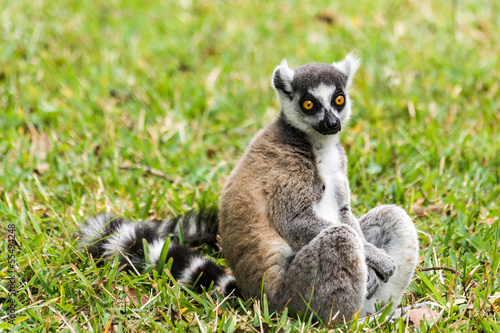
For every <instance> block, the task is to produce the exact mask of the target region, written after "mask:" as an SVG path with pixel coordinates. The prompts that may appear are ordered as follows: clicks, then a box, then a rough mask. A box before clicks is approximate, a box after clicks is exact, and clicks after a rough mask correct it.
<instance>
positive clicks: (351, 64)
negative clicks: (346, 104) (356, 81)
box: [332, 52, 361, 88]
mask: <svg viewBox="0 0 500 333" xmlns="http://www.w3.org/2000/svg"><path fill="white" fill-rule="evenodd" d="M360 64H361V60H360V59H359V57H358V56H356V55H354V53H352V52H351V53H349V54H348V55H347V56H346V57H345V59H344V60H342V61H339V62H334V63H333V64H332V65H333V66H334V67H335V68H337V69H338V70H339V71H341V72H342V73H344V74H345V75H346V76H347V80H346V84H345V86H346V88H347V87H349V86H350V85H351V83H352V79H353V77H354V74H355V73H356V71H357V70H358V68H359V65H360Z"/></svg>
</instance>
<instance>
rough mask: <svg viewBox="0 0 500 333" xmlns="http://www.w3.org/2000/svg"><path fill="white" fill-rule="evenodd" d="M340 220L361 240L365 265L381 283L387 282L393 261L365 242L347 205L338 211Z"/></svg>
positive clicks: (392, 272) (391, 272)
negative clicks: (354, 231)
mask: <svg viewBox="0 0 500 333" xmlns="http://www.w3.org/2000/svg"><path fill="white" fill-rule="evenodd" d="M340 220H341V222H342V223H345V224H347V225H349V226H351V227H352V228H353V229H354V230H356V231H357V232H358V234H359V235H360V236H361V237H362V238H363V244H364V248H365V258H366V264H367V265H368V266H369V267H370V268H372V269H373V270H374V271H375V273H376V274H377V276H378V277H379V278H380V279H381V280H382V281H383V282H387V281H388V280H389V278H390V277H391V276H392V274H394V270H395V269H396V264H395V262H394V259H393V258H392V257H391V256H390V255H388V254H387V252H385V250H383V249H381V248H378V247H376V246H375V245H373V244H372V243H370V242H368V241H366V239H365V237H364V235H363V232H362V231H361V227H360V226H359V222H358V219H356V217H354V215H353V214H352V212H351V208H350V207H349V205H347V206H344V207H342V208H341V209H340ZM369 273H370V272H369Z"/></svg>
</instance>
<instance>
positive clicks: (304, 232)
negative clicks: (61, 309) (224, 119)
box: [82, 54, 418, 321]
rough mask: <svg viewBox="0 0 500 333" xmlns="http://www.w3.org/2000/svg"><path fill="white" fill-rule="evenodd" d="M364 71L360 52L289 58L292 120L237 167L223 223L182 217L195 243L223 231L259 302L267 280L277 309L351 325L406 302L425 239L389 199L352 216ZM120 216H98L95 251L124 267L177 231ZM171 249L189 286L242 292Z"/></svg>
mask: <svg viewBox="0 0 500 333" xmlns="http://www.w3.org/2000/svg"><path fill="white" fill-rule="evenodd" d="M358 66H359V61H358V60H357V59H356V57H354V56H353V55H351V54H349V55H348V56H347V57H346V58H345V59H344V60H343V61H341V62H338V63H333V64H323V63H312V64H307V65H304V66H300V67H298V68H296V69H295V70H292V69H290V68H289V67H288V65H287V63H286V61H283V62H282V63H281V65H280V66H278V67H277V68H276V69H275V71H274V73H273V79H272V82H273V87H274V88H275V90H276V92H277V94H278V97H279V100H280V104H281V111H280V115H279V117H278V119H277V120H276V121H275V122H273V123H271V124H270V125H268V126H267V127H266V128H264V129H263V130H261V131H260V132H259V133H258V134H257V135H256V136H255V138H254V139H253V140H252V142H251V143H250V145H249V147H248V148H247V150H246V152H245V154H244V155H243V157H242V158H241V160H240V161H239V163H238V165H237V166H236V168H235V169H234V170H233V172H232V173H231V175H230V177H229V179H228V181H227V183H226V185H225V187H224V190H223V193H222V197H221V202H220V205H219V213H218V221H219V222H218V226H217V223H214V222H213V220H211V221H212V223H211V224H210V223H209V224H208V226H211V227H210V228H208V227H206V226H205V224H204V223H202V222H203V220H204V219H205V218H204V217H203V216H202V215H203V214H202V215H199V216H198V215H194V216H191V217H189V216H188V217H185V218H184V219H183V220H182V221H183V223H182V225H183V228H182V229H183V230H184V233H185V234H187V236H188V239H190V238H196V237H198V236H199V235H202V236H203V234H206V232H205V231H207V230H210V232H209V234H211V236H210V237H205V238H206V239H211V240H212V242H213V241H214V240H215V233H217V232H218V233H219V234H220V237H221V245H222V251H223V254H224V256H225V258H226V262H227V263H228V265H229V267H230V268H231V269H232V271H233V274H234V277H235V278H236V281H237V285H238V288H239V291H241V293H242V294H243V295H244V296H245V297H259V296H260V295H261V292H262V286H263V291H264V293H265V294H266V295H267V298H268V302H269V305H270V308H271V310H281V309H282V308H283V307H285V306H287V305H289V306H290V307H291V308H292V309H294V310H295V311H306V310H307V309H312V310H313V311H314V312H315V313H316V314H317V316H318V317H320V318H323V319H324V320H326V321H330V320H331V319H332V318H336V319H337V320H349V319H351V318H352V317H353V316H354V314H355V313H356V311H358V310H359V311H360V314H361V315H362V316H363V315H366V314H369V313H372V312H373V311H374V310H375V309H374V304H375V302H376V301H381V302H383V303H387V302H389V301H391V300H392V302H393V306H394V307H396V306H397V305H398V304H399V302H400V300H401V297H402V295H403V292H404V290H405V288H406V286H407V285H408V283H409V281H410V279H411V277H412V275H413V271H414V267H415V263H416V260H417V255H418V239H417V233H416V230H415V227H414V226H413V223H412V221H411V219H410V217H409V216H408V215H407V214H406V212H405V211H404V210H402V209H401V208H398V207H396V206H380V207H376V208H374V209H372V210H370V211H369V212H368V213H367V214H365V215H364V216H362V217H361V218H360V219H359V221H358V220H357V219H356V218H355V217H354V216H353V214H352V213H351V207H350V189H349V182H348V179H347V159H346V155H345V152H344V150H343V148H342V146H341V145H340V143H339V138H338V135H339V132H340V131H341V129H342V128H343V127H344V126H345V124H346V122H347V121H348V119H349V117H350V114H351V99H350V98H349V95H348V92H347V90H348V88H349V85H350V84H351V82H352V79H353V76H354V73H355V71H356V69H357V68H358ZM109 221H110V217H107V216H101V217H98V218H94V219H90V220H88V222H87V223H86V224H85V226H84V227H83V228H82V236H83V239H84V244H85V245H89V244H91V243H92V239H97V240H99V241H98V242H97V243H95V244H94V247H95V248H94V250H92V247H91V253H92V254H93V255H94V256H95V257H108V256H110V255H112V254H113V253H116V252H120V253H122V255H121V258H122V261H123V262H124V263H126V262H127V261H126V260H125V259H124V257H123V254H125V255H127V254H128V255H129V256H131V258H130V261H131V262H132V263H133V264H137V263H139V262H140V261H141V260H142V259H143V256H144V253H143V252H144V251H143V249H142V240H141V238H145V239H146V240H147V241H148V243H149V244H151V245H150V246H149V248H150V258H149V262H150V263H153V264H154V263H156V261H157V260H158V258H159V252H160V249H161V246H162V244H163V239H164V238H165V237H166V236H167V235H168V234H169V233H174V234H175V231H176V230H175V227H174V226H175V223H173V222H172V221H166V222H164V223H160V224H155V225H154V224H152V222H146V223H136V224H132V223H126V222H124V221H122V220H118V222H114V221H116V220H112V221H111V222H110V223H109V224H107V223H108V222H109ZM193 221H197V222H198V223H191V222H193ZM106 224H107V226H106ZM169 226H170V227H169ZM217 228H218V229H217ZM167 229H169V230H167ZM98 230H101V231H98ZM185 230H187V233H186V231H185ZM96 235H97V236H96ZM202 238H203V237H202ZM96 249H97V250H98V251H95V250H96ZM181 254H182V255H181ZM168 255H169V257H171V258H173V266H172V273H173V276H174V277H175V278H176V279H179V280H180V281H181V282H183V283H185V284H192V283H193V282H194V281H195V280H196V279H197V278H198V275H199V274H201V278H200V279H198V281H200V280H203V281H202V283H198V284H200V285H202V286H205V287H207V286H208V285H209V284H210V283H212V281H213V284H214V286H215V287H217V288H219V289H221V290H223V292H225V293H228V292H230V291H231V290H233V289H235V290H236V284H235V281H234V279H233V278H232V276H231V275H227V274H226V273H225V272H224V271H223V270H222V269H221V268H218V267H217V266H216V265H214V264H213V262H210V261H208V260H206V259H202V258H201V257H199V256H198V255H196V254H194V253H193V252H191V251H190V250H187V249H186V248H183V247H181V246H179V245H178V244H177V243H172V245H171V248H170V249H169V253H168ZM381 282H382V283H381Z"/></svg>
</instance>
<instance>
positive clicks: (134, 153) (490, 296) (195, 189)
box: [0, 0, 500, 332]
mask: <svg viewBox="0 0 500 333" xmlns="http://www.w3.org/2000/svg"><path fill="white" fill-rule="evenodd" d="M499 17H500V4H499V3H498V2H494V1H489V2H485V1H480V0H470V1H458V0H456V1H431V0H423V1H415V0H408V1H388V2H385V1H382V0H375V1H372V0H359V1H358V0H355V1H347V2H342V3H341V2H331V1H317V2H315V4H311V3H310V4H307V3H305V2H299V1H289V2H286V3H285V2H274V1H233V0H227V1H210V0H201V1H190V0H183V1H166V0H158V1H140V0H111V1H97V0H88V1H42V0H29V1H28V0H6V1H2V2H1V3H0V221H1V226H2V236H3V237H2V240H0V248H1V253H0V258H1V260H0V262H1V264H0V274H1V277H2V284H1V286H2V287H1V290H0V302H1V306H2V311H1V312H0V329H4V330H7V331H8V330H10V331H17V332H19V331H21V330H23V329H24V330H27V331H29V330H35V331H41V330H45V331H56V330H58V331H70V332H83V331H94V332H99V331H103V330H107V331H108V332H114V331H162V330H165V331H173V330H177V331H179V332H184V331H201V332H214V331H217V332H243V331H266V332H274V331H276V332H277V331H281V332H283V331H290V330H292V329H293V330H297V331H312V332H316V331H323V330H327V329H335V327H331V326H330V327H329V326H328V325H327V324H326V323H314V322H312V321H311V320H310V316H309V314H302V315H297V314H291V313H289V312H288V311H285V312H283V313H279V314H270V313H268V311H267V308H266V301H265V298H263V299H261V300H256V301H254V302H251V301H247V302H244V301H242V300H224V299H222V298H221V297H219V296H217V295H215V294H213V293H209V294H203V295H198V294H194V293H191V292H188V291H184V290H181V289H180V288H179V286H178V285H177V284H173V285H171V284H169V281H170V280H169V277H168V274H166V273H164V274H163V275H160V276H158V274H157V273H155V272H150V273H149V274H146V275H141V276H134V275H130V274H125V273H122V272H119V271H117V269H118V267H117V265H116V262H110V263H107V264H105V265H104V267H96V265H95V264H94V263H93V262H92V261H89V260H88V259H87V258H86V256H85V255H84V254H82V252H81V251H79V250H78V249H76V248H75V241H74V237H73V235H74V233H75V232H76V231H77V224H78V223H80V222H82V221H83V220H84V218H85V217H86V216H90V215H94V214H96V213H100V212H114V213H116V214H119V215H122V216H125V217H129V218H133V219H136V220H139V219H145V218H160V217H167V216H174V215H178V214H182V213H183V212H186V211H188V210H190V209H192V208H196V207H200V206H207V205H216V204H217V202H218V198H219V194H220V191H221V188H222V186H223V184H224V181H225V180H226V179H227V177H228V175H229V173H230V171H231V169H232V168H233V167H234V166H235V164H236V162H237V160H238V158H239V156H241V154H242V152H243V150H244V148H245V146H246V145H247V143H248V142H249V140H250V139H251V138H252V136H253V135H254V134H255V133H256V132H257V131H258V130H259V129H260V128H261V127H262V126H264V125H265V124H267V123H269V122H270V121H272V120H273V119H274V118H275V117H276V115H277V113H278V104H277V99H276V97H275V94H274V92H273V91H272V89H271V86H270V77H271V73H272V71H273V68H274V67H275V66H276V65H277V64H279V62H280V61H281V60H282V59H283V58H286V59H287V60H288V63H289V65H290V66H291V67H295V66H299V65H301V64H304V63H307V62H311V61H321V62H332V61H338V60H340V59H342V58H343V57H344V56H345V55H346V54H347V53H348V52H350V51H354V52H357V53H358V54H359V55H360V56H361V58H362V60H363V64H362V67H361V68H360V70H359V73H358V75H357V76H356V78H355V79H354V85H355V86H354V88H353V89H352V91H351V95H352V98H353V100H354V108H353V118H352V120H351V122H350V126H349V127H348V128H346V129H345V130H344V132H343V134H342V137H341V140H342V141H343V143H344V145H345V147H346V151H347V154H348V156H349V177H350V182H351V188H352V192H353V195H352V207H353V209H354V211H355V214H357V215H358V216H360V215H361V214H363V213H364V212H366V211H368V210H369V209H370V208H372V207H374V206H376V205H378V204H382V203H393V204H397V205H400V206H401V207H403V208H404V209H406V210H407V211H408V212H409V213H410V215H411V216H412V217H413V218H414V221H415V224H416V226H417V228H418V230H419V236H420V242H421V252H420V260H419V264H418V268H419V269H421V271H419V272H417V273H416V275H415V278H414V280H413V281H412V283H411V284H410V286H409V288H408V293H407V296H406V297H405V299H404V301H403V304H405V305H408V304H413V303H414V302H419V301H430V302H433V303H434V304H435V306H436V309H437V310H438V312H439V317H438V318H436V319H434V320H433V321H427V322H424V323H422V324H421V325H420V327H418V328H416V329H417V330H419V331H420V330H421V331H424V332H427V331H439V332H444V331H485V332H489V331H493V332H500V316H499V308H500V298H499V295H500V278H499V274H498V270H499V264H500V255H499V249H498V247H499V241H500V226H499V225H500V221H499V215H500V200H499V194H500V185H499V184H500V154H499V142H500V128H499V127H500V112H499V105H500V82H499V79H498V77H499V74H500V20H499ZM143 167H147V168H153V169H156V170H159V171H160V173H156V174H153V173H151V172H149V171H150V170H145V171H144V170H142V169H141V168H143ZM14 236H15V238H16V241H14V238H13V237H14ZM9 240H10V241H9ZM9 250H10V252H9ZM206 252H207V255H210V256H212V257H213V258H214V259H216V260H217V261H218V262H219V263H221V264H222V265H224V259H223V258H222V257H221V255H220V254H219V253H217V252H213V251H209V250H206ZM434 266H438V267H449V268H451V270H438V269H430V270H425V268H429V267H434ZM9 277H13V278H12V279H9ZM9 281H15V282H16V283H15V285H11V284H9ZM9 292H10V296H9ZM12 300H13V303H12V302H11V301H12ZM10 304H14V305H15V306H13V308H12V309H13V311H15V312H14V313H15V319H14V320H13V323H14V324H10V323H9V322H8V319H9V318H8V315H9V313H10V312H9V311H10V308H9V306H10ZM408 328H410V329H415V325H412V323H410V321H409V320H408V319H399V320H396V321H395V322H394V323H390V322H387V321H382V320H381V321H379V322H372V323H354V324H353V323H350V324H347V325H345V326H343V327H340V328H337V329H339V330H341V331H352V332H356V331H370V330H373V331H377V332H382V331H385V332H391V331H400V332H404V331H405V330H406V329H408Z"/></svg>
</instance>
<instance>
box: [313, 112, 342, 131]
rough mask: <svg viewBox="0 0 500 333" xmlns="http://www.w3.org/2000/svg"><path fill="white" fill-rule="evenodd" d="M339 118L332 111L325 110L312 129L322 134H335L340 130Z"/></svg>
mask: <svg viewBox="0 0 500 333" xmlns="http://www.w3.org/2000/svg"><path fill="white" fill-rule="evenodd" d="M341 128H342V127H341V125H340V119H339V118H338V117H336V116H335V115H334V114H333V112H331V111H325V117H324V118H323V120H321V121H320V122H319V124H318V126H317V128H316V127H315V128H314V129H315V130H316V131H318V132H319V133H321V134H323V135H332V134H337V133H338V132H340V130H341Z"/></svg>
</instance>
